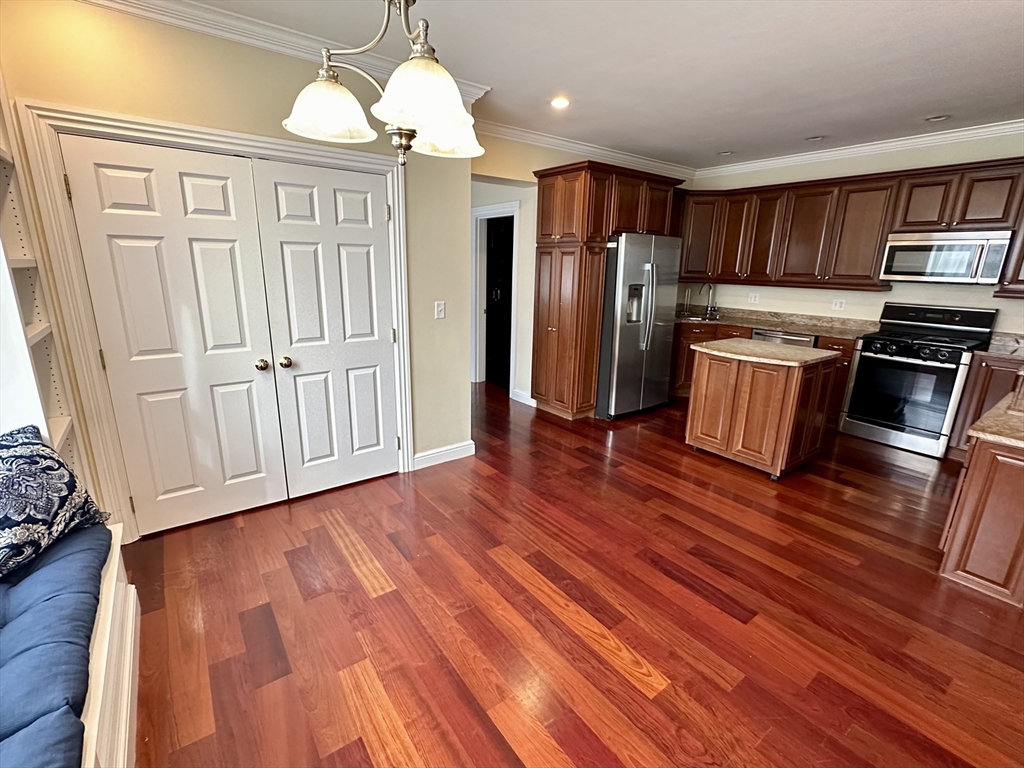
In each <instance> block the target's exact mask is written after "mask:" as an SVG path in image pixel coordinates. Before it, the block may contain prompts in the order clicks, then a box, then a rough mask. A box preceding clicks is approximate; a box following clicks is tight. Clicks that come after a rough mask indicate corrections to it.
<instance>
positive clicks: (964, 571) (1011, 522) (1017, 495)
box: [940, 440, 1024, 606]
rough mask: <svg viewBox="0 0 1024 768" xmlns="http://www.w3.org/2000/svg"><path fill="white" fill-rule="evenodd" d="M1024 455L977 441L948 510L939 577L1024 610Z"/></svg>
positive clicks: (1010, 449)
mask: <svg viewBox="0 0 1024 768" xmlns="http://www.w3.org/2000/svg"><path fill="white" fill-rule="evenodd" d="M1022 488H1024V450H1022V449H1021V448H1017V447H1014V446H1008V445H1001V444H998V443H993V442H989V441H987V440H979V441H977V442H976V443H974V445H973V446H972V447H971V454H970V463H969V465H968V468H967V470H966V475H965V476H964V478H963V480H962V485H961V488H960V489H959V493H958V494H957V496H956V499H955V502H954V508H953V511H952V520H951V527H950V531H949V539H948V544H947V547H946V556H945V558H944V559H943V561H942V566H941V567H940V572H941V573H942V575H944V576H946V577H948V578H950V579H953V580H955V581H958V582H960V583H962V584H965V585H967V586H969V587H973V588H974V589H977V590H980V591H982V592H985V593H987V594H989V595H991V596H993V597H996V598H999V599H1000V600H1006V601H1007V602H1011V603H1013V604H1015V605H1018V606H1020V605H1024V514H1021V489H1022Z"/></svg>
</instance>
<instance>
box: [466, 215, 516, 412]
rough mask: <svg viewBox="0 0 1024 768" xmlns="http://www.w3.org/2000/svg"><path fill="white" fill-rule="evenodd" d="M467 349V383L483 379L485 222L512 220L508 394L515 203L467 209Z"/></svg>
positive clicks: (511, 386)
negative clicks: (506, 218) (468, 361)
mask: <svg viewBox="0 0 1024 768" xmlns="http://www.w3.org/2000/svg"><path fill="white" fill-rule="evenodd" d="M469 216H470V225H471V227H472V230H471V234H470V262H469V263H470V267H469V281H470V282H469V284H470V286H471V288H470V291H471V295H470V313H469V349H470V357H469V359H470V376H469V380H470V381H474V382H476V381H483V380H484V379H486V378H487V315H485V314H484V310H486V309H487V228H486V226H485V224H484V222H486V221H487V219H496V218H500V217H502V216H511V217H512V338H511V339H510V344H509V347H510V348H509V356H510V359H509V373H508V393H509V396H510V397H511V395H512V392H513V391H514V390H515V388H516V315H517V307H516V298H517V296H516V283H517V282H518V276H519V201H518V200H513V201H512V202H510V203H497V204H495V205H481V206H478V207H476V208H472V209H470V215H469Z"/></svg>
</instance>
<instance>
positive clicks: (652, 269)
mask: <svg viewBox="0 0 1024 768" xmlns="http://www.w3.org/2000/svg"><path fill="white" fill-rule="evenodd" d="M682 245H683V241H682V240H680V239H679V238H678V237H663V236H660V235H640V234H624V235H619V236H618V237H617V238H616V239H615V240H613V241H612V242H610V243H608V250H607V252H606V254H607V255H606V259H607V262H606V265H605V278H604V279H605V287H604V316H603V322H602V325H601V360H600V365H599V367H598V379H597V406H596V407H595V409H594V414H595V415H596V416H598V417H599V418H603V419H612V418H615V417H616V416H621V415H622V414H625V413H631V412H632V411H638V410H641V409H643V408H650V407H651V406H655V405H660V404H661V403H666V402H668V388H669V377H670V375H671V368H672V331H673V328H674V324H675V317H676V288H677V286H678V284H679V258H680V253H681V252H682Z"/></svg>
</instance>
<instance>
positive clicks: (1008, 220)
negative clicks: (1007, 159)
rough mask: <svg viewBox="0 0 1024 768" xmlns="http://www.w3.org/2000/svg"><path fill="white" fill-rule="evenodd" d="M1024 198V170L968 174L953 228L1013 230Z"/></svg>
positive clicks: (1016, 167) (958, 196) (991, 170)
mask: <svg viewBox="0 0 1024 768" xmlns="http://www.w3.org/2000/svg"><path fill="white" fill-rule="evenodd" d="M1022 195H1024V167H1021V166H1013V167H1010V168H998V169H989V170H982V171H967V172H966V173H964V175H963V179H962V181H961V182H960V193H959V194H958V195H957V200H956V203H955V205H954V207H953V221H952V224H951V225H950V228H951V229H1011V228H1013V227H1014V225H1015V223H1016V220H1017V212H1018V211H1019V210H1020V206H1021V197H1022Z"/></svg>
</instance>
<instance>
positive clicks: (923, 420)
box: [841, 351, 967, 456]
mask: <svg viewBox="0 0 1024 768" xmlns="http://www.w3.org/2000/svg"><path fill="white" fill-rule="evenodd" d="M965 357H967V356H965ZM854 365H855V368H854V371H853V376H852V377H851V379H852V384H851V386H850V390H849V392H848V394H847V398H846V407H845V408H844V409H843V418H842V422H841V429H842V431H843V432H848V433H851V434H856V435H860V436H861V437H868V438H870V439H873V440H879V441H881V442H885V443H889V444H890V445H897V446H900V447H903V448H908V449H910V450H914V451H918V452H920V453H926V454H928V455H931V456H940V455H942V453H944V452H945V449H946V443H947V442H948V439H949V432H950V429H951V428H952V426H953V418H954V416H955V415H956V404H957V403H958V401H959V399H960V393H961V391H962V390H963V385H964V379H965V378H966V376H967V365H956V364H954V363H939V362H932V361H924V360H909V359H906V358H895V357H886V356H884V355H876V354H873V353H870V352H861V351H859V352H857V354H856V357H855V358H854Z"/></svg>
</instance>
